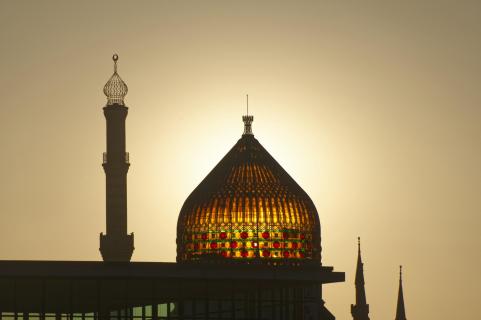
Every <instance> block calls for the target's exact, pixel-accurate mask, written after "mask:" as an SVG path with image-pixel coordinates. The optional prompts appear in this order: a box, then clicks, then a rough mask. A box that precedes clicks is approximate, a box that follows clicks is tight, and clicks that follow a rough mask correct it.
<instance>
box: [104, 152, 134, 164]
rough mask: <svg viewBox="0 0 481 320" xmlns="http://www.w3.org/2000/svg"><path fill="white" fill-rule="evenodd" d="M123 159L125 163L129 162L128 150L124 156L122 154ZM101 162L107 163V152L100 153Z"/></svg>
mask: <svg viewBox="0 0 481 320" xmlns="http://www.w3.org/2000/svg"><path fill="white" fill-rule="evenodd" d="M124 161H125V163H130V155H129V153H128V152H126V153H125V156H124ZM102 163H104V164H105V163H108V155H107V152H104V153H103V154H102Z"/></svg>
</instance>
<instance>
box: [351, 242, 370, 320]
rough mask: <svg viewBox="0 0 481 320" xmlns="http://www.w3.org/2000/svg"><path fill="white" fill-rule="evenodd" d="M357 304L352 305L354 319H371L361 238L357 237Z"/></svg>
mask: <svg viewBox="0 0 481 320" xmlns="http://www.w3.org/2000/svg"><path fill="white" fill-rule="evenodd" d="M354 283H355V285H356V304H355V305H351V314H352V318H353V319H354V320H369V305H368V304H367V302H366V290H365V288H364V264H363V263H362V259H361V238H360V237H357V266H356V279H355V281H354Z"/></svg>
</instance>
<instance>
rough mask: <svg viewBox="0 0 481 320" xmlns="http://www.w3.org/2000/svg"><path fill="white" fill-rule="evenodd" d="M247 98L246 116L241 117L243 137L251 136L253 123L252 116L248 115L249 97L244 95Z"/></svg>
mask: <svg viewBox="0 0 481 320" xmlns="http://www.w3.org/2000/svg"><path fill="white" fill-rule="evenodd" d="M246 98H247V114H246V115H245V116H242V121H244V134H243V135H250V136H252V135H253V134H252V122H253V121H254V116H250V115H249V95H246Z"/></svg>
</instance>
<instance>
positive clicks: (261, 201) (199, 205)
mask: <svg viewBox="0 0 481 320" xmlns="http://www.w3.org/2000/svg"><path fill="white" fill-rule="evenodd" d="M243 120H244V123H245V128H244V134H243V135H242V137H241V139H240V140H239V141H237V143H236V144H235V145H234V147H233V148H232V149H231V150H230V151H229V152H228V153H227V154H226V155H225V156H224V158H223V159H222V160H221V161H220V162H219V163H218V164H217V166H216V167H215V168H214V169H213V170H212V171H211V172H210V173H209V174H208V175H207V177H205V179H204V180H203V181H202V182H201V183H200V184H199V185H198V186H197V188H195V190H194V191H193V192H192V193H191V194H190V196H189V197H188V198H187V200H186V201H185V203H184V205H183V206H182V209H181V211H180V215H179V220H178V223H177V261H178V262H182V261H194V260H204V259H207V260H219V261H220V260H224V261H229V260H230V261H232V259H234V260H237V261H246V262H252V261H255V260H257V261H263V262H267V263H276V264H277V263H279V264H284V263H289V264H290V263H301V262H303V261H312V262H315V261H317V262H320V259H321V246H320V242H321V239H320V238H321V236H320V224H319V216H318V214H317V211H316V208H315V206H314V203H313V202H312V200H311V199H310V198H309V196H308V195H307V193H306V192H305V191H304V190H302V188H301V187H300V186H299V185H298V184H297V183H296V182H295V181H294V179H292V178H291V176H289V174H288V173H287V172H286V171H285V170H284V169H283V168H282V167H281V166H280V165H279V163H277V161H276V160H275V159H274V158H273V157H272V156H271V155H270V154H269V153H268V152H267V151H266V149H264V147H262V145H261V144H260V143H259V141H258V140H257V139H255V138H254V135H253V134H252V130H251V123H252V121H253V117H252V116H244V117H243Z"/></svg>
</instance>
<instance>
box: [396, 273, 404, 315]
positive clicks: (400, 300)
mask: <svg viewBox="0 0 481 320" xmlns="http://www.w3.org/2000/svg"><path fill="white" fill-rule="evenodd" d="M402 268H403V267H402V266H399V291H398V295H397V307H396V318H395V319H396V320H406V308H405V307H404V294H403V283H402V270H403V269H402Z"/></svg>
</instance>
